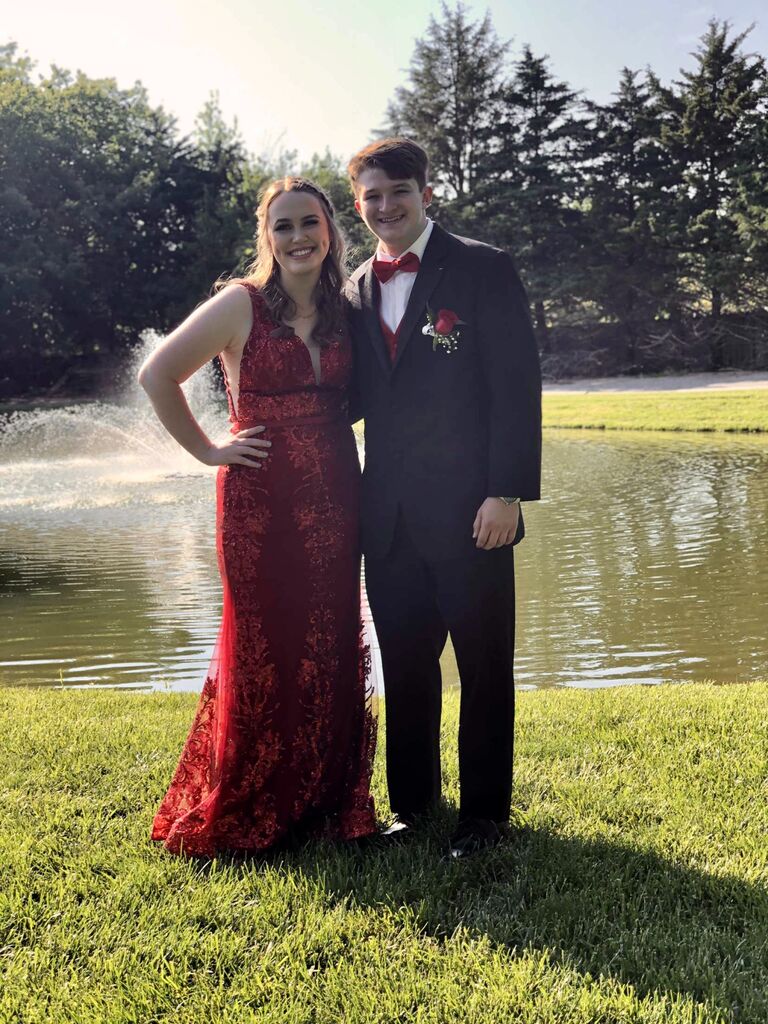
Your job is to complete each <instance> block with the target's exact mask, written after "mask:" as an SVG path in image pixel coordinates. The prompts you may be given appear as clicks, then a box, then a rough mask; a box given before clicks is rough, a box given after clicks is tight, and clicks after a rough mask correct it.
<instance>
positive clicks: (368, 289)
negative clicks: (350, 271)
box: [357, 260, 392, 376]
mask: <svg viewBox="0 0 768 1024" xmlns="http://www.w3.org/2000/svg"><path fill="white" fill-rule="evenodd" d="M357 284H358V288H359V289H360V306H361V308H362V311H363V319H364V321H365V327H366V332H367V334H368V339H369V341H370V342H371V344H372V345H373V348H374V351H375V352H376V355H377V356H378V357H379V362H380V363H381V366H382V369H383V370H384V371H385V373H386V374H387V376H389V374H390V373H391V372H392V364H391V362H390V359H389V352H388V351H387V343H386V342H385V340H384V334H383V333H382V330H381V321H380V319H379V308H378V302H377V299H376V279H375V278H374V275H373V260H370V262H369V263H368V266H367V267H366V269H365V272H364V273H363V274H361V276H360V277H359V278H358V281H357Z"/></svg>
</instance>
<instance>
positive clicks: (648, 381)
mask: <svg viewBox="0 0 768 1024" xmlns="http://www.w3.org/2000/svg"><path fill="white" fill-rule="evenodd" d="M752 388H766V389H768V372H766V371H764V370H722V371H721V372H720V373H683V374H674V375H672V374H670V375H669V376H663V377H591V378H587V377H584V378H581V379H580V380H572V381H558V382H557V383H553V384H545V385H544V391H545V392H549V393H552V394H557V393H562V394H576V395H587V394H591V393H592V392H606V393H610V394H625V393H627V392H632V391H743V390H746V389H752ZM766 397H767V398H768V395H767V396H766Z"/></svg>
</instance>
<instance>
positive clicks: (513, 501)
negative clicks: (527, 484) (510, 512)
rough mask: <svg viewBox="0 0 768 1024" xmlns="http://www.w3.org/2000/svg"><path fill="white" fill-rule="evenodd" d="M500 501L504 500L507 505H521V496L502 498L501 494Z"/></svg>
mask: <svg viewBox="0 0 768 1024" xmlns="http://www.w3.org/2000/svg"><path fill="white" fill-rule="evenodd" d="M499 501H503V502H504V504H505V505H519V504H520V499H519V498H502V497H501V495H499Z"/></svg>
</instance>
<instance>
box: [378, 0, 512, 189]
mask: <svg viewBox="0 0 768 1024" xmlns="http://www.w3.org/2000/svg"><path fill="white" fill-rule="evenodd" d="M441 10H442V17H441V19H440V20H439V21H438V20H436V19H435V18H431V19H430V22H429V27H428V29H427V32H426V35H425V37H424V38H423V39H419V40H417V42H416V47H415V50H414V54H413V58H412V60H411V66H410V70H409V78H410V84H409V85H408V86H400V87H399V88H398V89H397V91H396V94H395V99H394V100H393V101H392V102H391V103H390V105H389V107H388V108H387V126H386V129H385V130H384V131H383V132H381V133H380V134H382V135H407V136H409V137H410V138H412V139H414V140H415V141H416V142H419V143H420V144H421V145H422V146H424V148H425V149H426V150H427V152H428V153H429V156H430V162H431V170H432V179H433V182H434V183H435V184H436V185H437V186H438V187H439V188H440V191H441V194H442V198H443V199H446V200H453V199H458V200H459V201H461V200H463V199H466V198H467V197H469V196H470V195H471V194H472V193H473V190H474V189H475V186H476V184H477V179H478V174H479V173H482V168H483V166H484V164H485V160H486V154H487V151H488V146H489V137H490V134H491V130H492V128H493V123H494V117H495V102H496V99H497V95H498V90H499V88H500V85H501V81H502V69H503V63H504V56H505V53H506V50H507V45H506V44H505V43H501V42H499V40H498V38H497V36H496V33H495V31H494V29H493V25H492V23H491V17H490V14H488V13H486V14H485V16H484V17H483V18H482V19H481V20H480V21H478V22H471V21H470V20H469V19H468V16H467V9H466V7H465V6H464V4H462V3H458V4H457V5H456V7H455V8H450V7H448V5H447V4H446V3H442V5H441Z"/></svg>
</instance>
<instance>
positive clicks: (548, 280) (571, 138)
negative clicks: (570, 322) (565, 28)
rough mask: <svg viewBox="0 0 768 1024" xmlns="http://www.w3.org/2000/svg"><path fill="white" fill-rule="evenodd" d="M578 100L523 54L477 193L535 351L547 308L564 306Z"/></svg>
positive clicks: (574, 228)
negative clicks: (510, 263)
mask: <svg viewBox="0 0 768 1024" xmlns="http://www.w3.org/2000/svg"><path fill="white" fill-rule="evenodd" d="M578 111H579V97H578V93H576V92H575V91H574V90H572V89H571V88H570V87H569V86H568V85H567V84H566V83H565V82H560V81H557V80H556V79H555V78H554V76H553V75H552V73H551V71H550V70H549V67H548V57H546V56H543V57H537V56H535V55H534V54H533V52H532V50H531V48H530V47H529V46H526V47H525V48H524V50H523V54H522V57H521V58H520V59H519V60H518V61H517V62H516V63H515V66H514V74H513V76H512V78H511V80H510V81H509V82H508V83H507V84H506V85H505V87H504V88H503V90H502V92H501V95H500V103H499V105H498V107H497V114H496V117H497V119H496V122H495V126H494V139H493V147H492V149H493V151H492V153H491V154H490V156H489V158H488V159H487V161H486V164H485V168H484V171H485V173H484V179H483V182H482V184H481V185H480V186H479V188H478V190H477V198H478V204H479V209H478V213H480V214H481V216H482V217H483V218H484V219H485V221H486V224H487V228H486V230H487V231H488V232H489V233H490V234H491V235H492V236H493V240H494V242H495V244H496V245H500V246H504V247H505V248H508V249H509V250H510V251H511V252H512V253H514V255H515V257H516V258H517V260H518V261H519V263H520V267H521V271H522V274H523V277H524V279H525V282H526V285H527V287H528V291H529V296H530V298H531V302H532V305H533V309H534V318H535V323H536V328H537V331H538V334H539V340H540V343H541V344H542V348H544V349H546V347H547V344H548V328H549V318H548V313H547V310H548V308H549V307H558V306H562V304H563V302H564V301H565V300H567V297H568V293H569V289H570V288H571V286H572V278H573V273H574V270H575V266H576V264H575V260H576V253H577V232H578V226H579V222H580V211H579V208H578V200H579V183H580V169H579V154H580V152H581V147H582V143H583V137H584V123H583V121H582V119H580V118H579V117H578V116H577V115H578Z"/></svg>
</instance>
